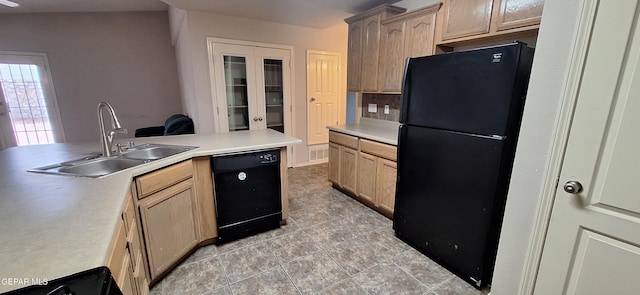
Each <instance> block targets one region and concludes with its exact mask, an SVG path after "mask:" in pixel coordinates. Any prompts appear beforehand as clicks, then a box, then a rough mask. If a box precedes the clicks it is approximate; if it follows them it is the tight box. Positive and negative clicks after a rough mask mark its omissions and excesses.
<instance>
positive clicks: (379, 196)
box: [375, 158, 398, 216]
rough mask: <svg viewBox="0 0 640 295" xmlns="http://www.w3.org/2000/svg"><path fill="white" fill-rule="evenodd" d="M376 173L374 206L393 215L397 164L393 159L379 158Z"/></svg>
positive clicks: (388, 214)
mask: <svg viewBox="0 0 640 295" xmlns="http://www.w3.org/2000/svg"><path fill="white" fill-rule="evenodd" d="M376 174H377V175H376V176H377V186H376V200H375V203H376V206H377V207H378V210H380V211H381V212H383V214H385V215H387V216H393V207H394V205H395V201H396V177H397V175H398V165H397V163H396V162H394V161H390V160H387V159H384V158H379V159H378V167H377V168H376Z"/></svg>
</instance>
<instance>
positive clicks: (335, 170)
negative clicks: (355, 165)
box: [329, 142, 340, 186]
mask: <svg viewBox="0 0 640 295" xmlns="http://www.w3.org/2000/svg"><path fill="white" fill-rule="evenodd" d="M329 181H331V182H333V184H335V185H338V186H340V145H337V144H335V143H333V142H329Z"/></svg>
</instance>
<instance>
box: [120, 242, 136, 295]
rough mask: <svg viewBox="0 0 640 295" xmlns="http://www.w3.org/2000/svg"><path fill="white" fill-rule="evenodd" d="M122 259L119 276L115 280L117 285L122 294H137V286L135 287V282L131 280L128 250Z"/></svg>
mask: <svg viewBox="0 0 640 295" xmlns="http://www.w3.org/2000/svg"><path fill="white" fill-rule="evenodd" d="M123 259H124V260H123V263H122V270H121V271H120V278H118V282H117V284H118V287H120V290H121V291H122V294H123V295H138V292H136V289H137V287H135V285H134V283H135V282H134V281H133V274H132V269H131V256H130V255H129V252H125V255H124V258H123Z"/></svg>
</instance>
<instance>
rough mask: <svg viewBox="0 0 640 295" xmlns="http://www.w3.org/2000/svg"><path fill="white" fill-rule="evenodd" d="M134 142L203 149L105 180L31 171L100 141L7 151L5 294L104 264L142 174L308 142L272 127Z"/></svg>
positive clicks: (0, 167) (1, 277) (1, 155)
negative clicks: (133, 185) (134, 183)
mask: <svg viewBox="0 0 640 295" xmlns="http://www.w3.org/2000/svg"><path fill="white" fill-rule="evenodd" d="M133 140H134V141H135V144H136V145H139V144H143V143H162V144H175V145H189V146H198V147H199V148H197V149H194V150H190V151H187V152H184V153H181V154H178V155H175V156H171V157H168V158H164V159H161V160H157V161H154V162H151V163H147V164H143V165H140V166H136V167H133V168H130V169H127V170H124V171H120V172H117V173H114V174H111V175H108V176H104V177H100V178H83V177H69V176H60V175H50V174H40V173H32V172H27V169H31V168H36V167H41V166H45V165H50V164H55V163H59V162H64V161H69V160H74V159H78V158H81V157H82V156H85V155H88V154H92V153H96V152H99V151H100V148H99V144H98V142H97V140H96V143H95V144H94V143H88V144H49V145H35V146H25V147H14V148H9V149H6V150H4V151H0V171H1V174H0V175H1V177H0V292H6V291H9V290H13V289H19V288H22V287H26V285H22V284H15V282H16V281H18V280H16V279H20V280H24V279H25V278H27V279H28V280H31V279H34V280H40V281H42V280H53V279H56V278H59V277H62V276H66V275H69V274H72V273H76V272H79V271H83V270H87V269H91V268H94V267H98V266H102V265H104V262H105V261H106V259H107V255H108V251H109V246H110V245H111V242H112V238H113V234H114V231H115V228H116V225H117V221H118V218H119V216H120V212H121V210H122V205H123V204H124V201H125V196H126V193H127V190H129V187H130V185H131V181H132V179H133V177H134V176H137V175H141V174H144V173H147V172H150V171H153V170H156V169H159V168H162V167H165V166H168V165H171V164H173V163H177V162H180V161H183V160H186V159H190V158H192V157H198V156H208V155H221V154H229V153H237V152H243V151H250V150H261V149H268V148H277V147H282V146H285V145H293V144H298V143H301V142H302V141H301V140H300V139H297V138H293V137H289V136H287V135H284V134H282V133H279V132H276V131H273V130H269V129H267V130H257V131H239V132H231V133H219V134H211V135H176V136H166V137H146V138H135V139H133ZM126 141H127V140H120V141H116V142H126ZM114 146H115V144H114ZM11 280H13V282H14V284H11V283H12V281H11ZM18 282H19V281H18Z"/></svg>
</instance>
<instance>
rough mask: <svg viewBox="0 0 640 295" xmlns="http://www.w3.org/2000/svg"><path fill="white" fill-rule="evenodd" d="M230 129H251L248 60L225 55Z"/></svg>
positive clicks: (225, 78) (225, 79)
mask: <svg viewBox="0 0 640 295" xmlns="http://www.w3.org/2000/svg"><path fill="white" fill-rule="evenodd" d="M224 81H225V87H226V92H227V115H228V117H229V131H238V130H249V100H248V98H249V96H248V90H247V61H246V59H245V58H244V57H241V56H227V55H225V56H224Z"/></svg>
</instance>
